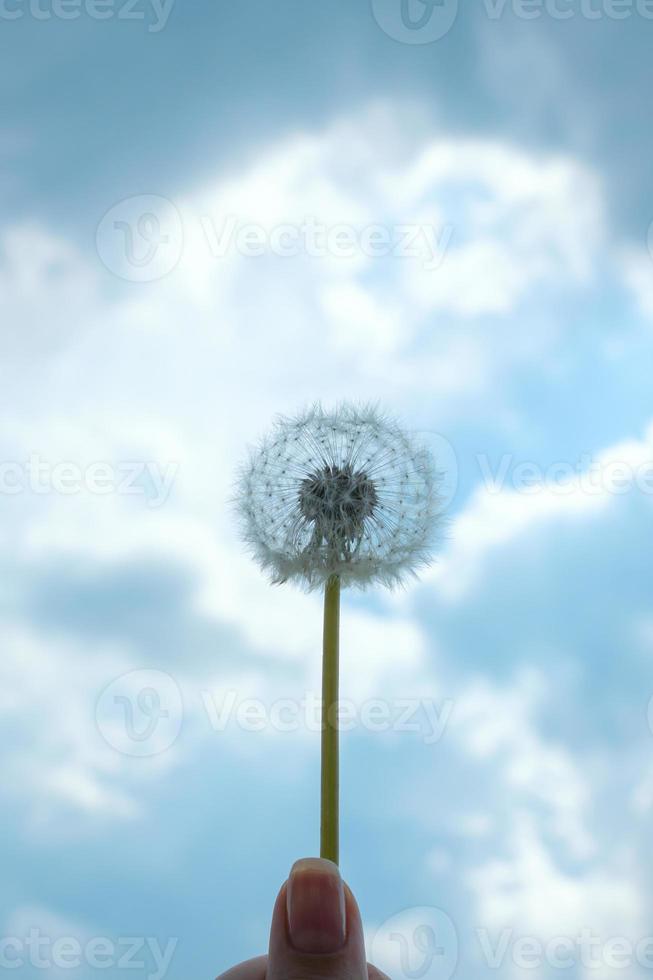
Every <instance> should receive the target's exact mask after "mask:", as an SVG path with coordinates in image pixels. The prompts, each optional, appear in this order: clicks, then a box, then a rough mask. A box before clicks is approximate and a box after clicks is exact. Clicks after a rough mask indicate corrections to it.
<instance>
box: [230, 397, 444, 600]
mask: <svg viewBox="0 0 653 980" xmlns="http://www.w3.org/2000/svg"><path fill="white" fill-rule="evenodd" d="M437 483H438V481H437V474H436V471H435V467H434V463H433V460H432V458H431V456H430V454H429V453H428V452H427V451H425V450H424V449H422V448H420V447H418V446H416V445H415V444H414V443H413V441H412V440H411V439H410V438H409V437H408V435H406V434H405V433H404V432H403V431H402V430H401V428H400V427H399V426H398V425H397V424H396V422H394V421H393V420H391V419H388V418H386V417H385V416H384V415H382V414H381V413H380V412H379V411H378V409H376V408H374V407H369V406H357V405H352V404H345V405H341V406H339V407H338V408H336V409H335V411H333V412H325V411H324V410H323V409H322V408H321V407H320V406H314V407H313V408H311V409H309V410H308V411H306V412H304V413H302V414H301V415H298V416H297V417H295V418H280V419H279V420H278V421H277V423H276V425H275V426H274V428H273V430H272V431H271V433H270V434H269V435H268V436H267V438H265V439H264V440H263V442H262V443H261V445H260V446H259V447H258V449H257V450H256V451H254V452H253V453H252V454H251V456H250V458H249V461H248V463H247V464H246V466H245V467H244V468H243V471H242V473H241V477H240V481H239V486H238V496H237V501H238V508H239V512H240V516H241V518H242V527H243V536H244V538H245V540H246V542H247V543H248V545H249V546H250V549H251V551H252V553H253V555H254V557H255V558H256V560H257V561H258V562H259V564H260V565H261V566H262V567H263V568H264V569H265V570H266V571H268V572H269V573H270V574H271V577H272V579H273V581H275V582H285V581H288V580H292V581H295V582H299V583H301V584H302V585H304V586H305V587H307V588H309V589H312V588H317V587H320V586H322V585H324V584H325V583H326V582H327V581H328V580H329V578H330V577H331V576H333V575H337V576H338V577H339V578H340V581H341V582H342V584H343V585H357V586H361V587H365V586H366V585H368V584H370V583H373V582H379V583H382V584H384V585H388V586H393V585H396V584H398V583H400V582H401V581H403V580H404V578H405V577H406V576H407V575H410V574H412V573H415V572H416V570H417V569H419V568H420V567H421V566H423V565H425V564H428V563H429V561H430V558H431V550H432V546H433V543H434V534H435V531H436V529H437V525H438V493H437Z"/></svg>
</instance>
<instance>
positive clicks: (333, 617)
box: [320, 575, 340, 864]
mask: <svg viewBox="0 0 653 980" xmlns="http://www.w3.org/2000/svg"><path fill="white" fill-rule="evenodd" d="M339 632H340V578H339V576H338V575H332V576H331V578H330V579H329V580H328V582H327V584H326V586H325V589H324V634H323V647H322V812H321V825H320V856H321V857H323V858H328V860H329V861H333V862H335V864H337V863H338V836H339V835H338V798H339V789H338V784H339V775H338V659H339V656H338V655H339V646H340V644H339Z"/></svg>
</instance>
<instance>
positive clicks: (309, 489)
mask: <svg viewBox="0 0 653 980" xmlns="http://www.w3.org/2000/svg"><path fill="white" fill-rule="evenodd" d="M377 503H378V497H377V493H376V487H375V486H374V482H373V481H372V480H370V478H369V477H368V475H367V474H366V473H364V472H363V471H362V470H357V471H355V470H353V469H352V468H351V466H347V465H344V466H325V467H324V468H323V469H321V470H316V471H315V472H314V473H311V474H310V475H309V476H307V477H306V478H305V479H304V480H302V482H301V486H300V489H299V507H300V510H301V513H302V516H303V517H305V518H306V520H307V521H310V522H311V523H312V524H313V525H314V534H315V537H316V539H319V541H320V542H324V543H326V544H327V545H328V546H330V547H332V548H336V549H337V550H338V551H341V552H343V553H348V552H349V550H350V548H351V546H352V545H355V544H356V543H357V542H358V541H360V539H361V537H362V534H363V530H364V527H365V520H366V518H368V517H371V516H372V515H373V514H374V510H375V508H376V506H377Z"/></svg>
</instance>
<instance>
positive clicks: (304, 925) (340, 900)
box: [267, 858, 368, 980]
mask: <svg viewBox="0 0 653 980" xmlns="http://www.w3.org/2000/svg"><path fill="white" fill-rule="evenodd" d="M326 978H329V980H368V973H367V963H366V959H365V945H364V942H363V926H362V923H361V918H360V912H359V911H358V906H357V904H356V900H355V898H354V896H353V895H352V893H351V892H350V890H349V889H348V888H347V886H346V885H345V884H344V883H343V881H342V878H341V877H340V872H339V871H338V868H337V866H336V865H335V864H333V863H332V862H331V861H324V860H321V859H319V858H307V859H305V860H303V861H297V863H296V864H294V865H293V868H292V870H291V872H290V877H289V879H288V881H287V882H286V883H285V885H284V886H283V887H282V889H281V891H280V892H279V896H278V898H277V901H276V905H275V908H274V913H273V916H272V929H271V932H270V955H269V958H268V973H267V980H326Z"/></svg>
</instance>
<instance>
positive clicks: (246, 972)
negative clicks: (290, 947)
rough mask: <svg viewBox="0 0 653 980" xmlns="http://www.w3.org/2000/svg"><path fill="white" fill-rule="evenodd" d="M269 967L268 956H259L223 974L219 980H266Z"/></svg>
mask: <svg viewBox="0 0 653 980" xmlns="http://www.w3.org/2000/svg"><path fill="white" fill-rule="evenodd" d="M267 965H268V958H267V956H257V957H255V958H254V959H253V960H247V962H246V963H239V965H238V966H234V967H232V968H231V970H227V972H226V973H221V974H220V976H219V977H218V980H265V974H266V970H267Z"/></svg>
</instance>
